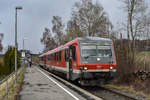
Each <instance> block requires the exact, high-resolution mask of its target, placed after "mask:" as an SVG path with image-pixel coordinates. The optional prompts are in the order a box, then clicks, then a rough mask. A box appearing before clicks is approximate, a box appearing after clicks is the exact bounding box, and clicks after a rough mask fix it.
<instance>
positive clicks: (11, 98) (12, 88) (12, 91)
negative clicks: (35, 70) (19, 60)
mask: <svg viewBox="0 0 150 100" xmlns="http://www.w3.org/2000/svg"><path fill="white" fill-rule="evenodd" d="M22 70H23V71H21V70H19V71H18V81H17V84H16V85H15V84H14V79H15V75H12V76H11V77H10V78H9V79H8V89H9V92H8V100H15V97H16V95H17V94H18V92H19V90H20V86H21V84H22V81H23V78H24V72H25V68H23V69H22ZM5 93H6V82H4V83H2V84H1V85H0V99H1V98H3V97H4V95H5ZM5 98H6V97H5Z"/></svg>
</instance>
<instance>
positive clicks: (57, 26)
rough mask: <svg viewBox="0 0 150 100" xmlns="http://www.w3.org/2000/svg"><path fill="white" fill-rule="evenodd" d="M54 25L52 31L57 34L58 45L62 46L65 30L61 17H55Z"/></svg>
mask: <svg viewBox="0 0 150 100" xmlns="http://www.w3.org/2000/svg"><path fill="white" fill-rule="evenodd" d="M52 24H53V27H52V31H53V32H54V33H56V34H55V40H56V43H57V44H58V45H60V44H61V41H62V37H63V29H64V24H63V23H62V20H61V17H59V16H53V19H52Z"/></svg>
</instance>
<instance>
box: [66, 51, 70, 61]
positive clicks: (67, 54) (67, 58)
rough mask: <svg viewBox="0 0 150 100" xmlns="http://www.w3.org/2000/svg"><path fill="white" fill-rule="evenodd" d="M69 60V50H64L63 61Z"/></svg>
mask: <svg viewBox="0 0 150 100" xmlns="http://www.w3.org/2000/svg"><path fill="white" fill-rule="evenodd" d="M68 60H69V49H65V61H68Z"/></svg>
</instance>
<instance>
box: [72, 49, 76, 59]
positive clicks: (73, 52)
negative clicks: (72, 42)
mask: <svg viewBox="0 0 150 100" xmlns="http://www.w3.org/2000/svg"><path fill="white" fill-rule="evenodd" d="M72 58H73V60H76V47H75V46H72Z"/></svg>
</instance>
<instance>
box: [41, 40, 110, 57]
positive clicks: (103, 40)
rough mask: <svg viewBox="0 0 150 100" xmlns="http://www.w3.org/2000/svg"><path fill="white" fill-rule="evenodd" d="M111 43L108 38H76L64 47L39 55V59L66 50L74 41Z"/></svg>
mask: <svg viewBox="0 0 150 100" xmlns="http://www.w3.org/2000/svg"><path fill="white" fill-rule="evenodd" d="M77 40H78V41H92V40H93V41H94V40H95V41H110V42H111V41H112V40H111V39H109V38H101V37H77V38H75V39H74V40H72V41H69V42H67V43H66V44H64V45H61V46H59V47H57V48H55V49H53V50H49V51H47V52H46V53H43V54H41V55H40V56H39V57H42V56H45V55H49V54H51V53H54V52H57V51H60V50H63V49H66V48H67V46H69V45H71V44H72V43H74V42H75V41H77Z"/></svg>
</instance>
